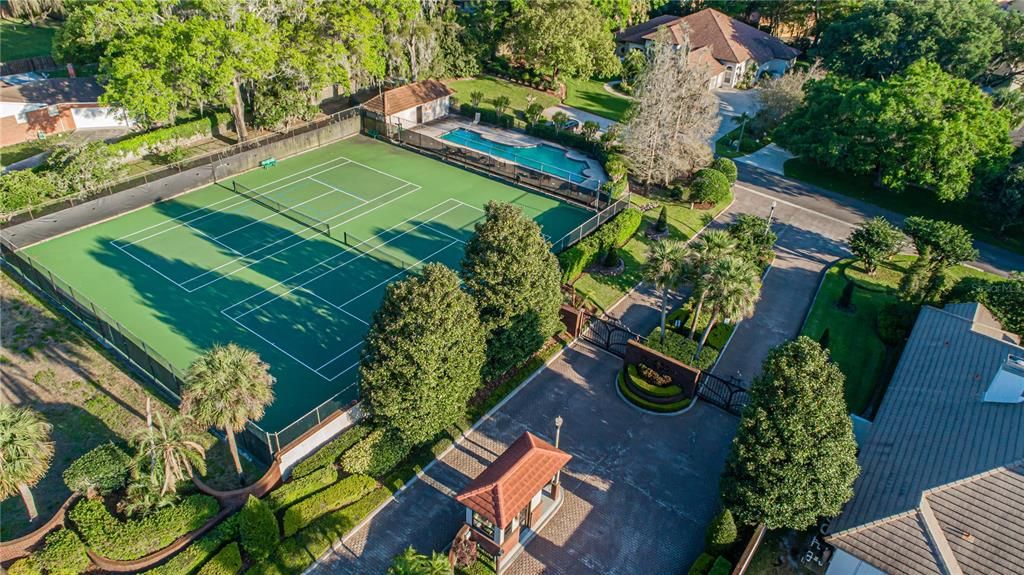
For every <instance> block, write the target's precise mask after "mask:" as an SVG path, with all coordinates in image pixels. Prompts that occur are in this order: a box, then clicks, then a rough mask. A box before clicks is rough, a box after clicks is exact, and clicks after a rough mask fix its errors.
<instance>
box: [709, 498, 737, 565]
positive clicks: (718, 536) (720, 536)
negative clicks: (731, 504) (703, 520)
mask: <svg viewBox="0 0 1024 575" xmlns="http://www.w3.org/2000/svg"><path fill="white" fill-rule="evenodd" d="M736 537H737V533H736V521H735V520H734V519H733V518H732V512H731V511H729V510H728V509H723V510H722V511H721V512H720V513H719V514H718V515H715V518H714V519H712V520H711V525H708V530H707V532H706V533H705V534H704V546H705V547H706V548H707V550H708V551H710V552H712V553H715V554H719V553H725V552H726V551H728V550H729V548H730V547H732V546H733V544H734V543H736Z"/></svg>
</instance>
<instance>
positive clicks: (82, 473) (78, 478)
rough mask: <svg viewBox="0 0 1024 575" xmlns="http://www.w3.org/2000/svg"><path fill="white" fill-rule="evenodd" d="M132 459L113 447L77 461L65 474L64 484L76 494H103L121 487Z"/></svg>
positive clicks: (109, 445)
mask: <svg viewBox="0 0 1024 575" xmlns="http://www.w3.org/2000/svg"><path fill="white" fill-rule="evenodd" d="M130 463H131V458H130V457H129V456H128V454H127V453H125V452H124V451H121V449H120V448H119V447H118V446H116V445H114V444H113V443H105V444H103V445H101V446H99V447H97V448H95V449H93V450H91V451H89V452H87V453H86V454H85V455H83V456H81V457H79V458H78V459H76V460H75V461H74V462H72V463H71V465H69V466H68V468H67V469H65V470H64V476H63V477H64V484H65V485H67V486H68V489H70V490H71V491H74V492H75V493H81V494H82V495H86V494H93V493H95V494H100V495H103V494H106V493H110V492H111V491H115V490H117V489H120V488H121V487H124V485H125V483H126V482H127V481H128V470H129V465H130Z"/></svg>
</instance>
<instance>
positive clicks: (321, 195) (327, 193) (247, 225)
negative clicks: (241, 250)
mask: <svg viewBox="0 0 1024 575" xmlns="http://www.w3.org/2000/svg"><path fill="white" fill-rule="evenodd" d="M310 179H311V180H312V179H313V178H310ZM313 181H316V180H313ZM333 193H334V192H333V191H331V190H328V191H326V192H324V193H322V194H320V195H319V196H314V197H312V198H310V199H308V200H306V201H304V202H299V203H297V204H295V205H293V206H288V207H290V208H297V207H299V206H303V205H305V204H308V203H309V202H312V201H315V200H319V199H320V198H322V197H324V196H327V195H331V194H333ZM356 199H358V198H356ZM361 201H362V202H363V203H362V204H359V205H357V206H354V207H352V208H349V209H348V210H345V211H343V212H341V213H342V214H344V213H348V212H350V211H352V210H354V209H355V208H359V207H362V206H363V205H364V204H366V201H365V200H361ZM269 211H271V212H273V213H271V214H270V215H269V216H264V217H262V218H260V219H258V220H253V221H251V222H249V223H247V224H245V225H244V226H239V227H237V228H234V229H233V230H230V231H227V232H224V233H223V234H221V235H219V236H217V237H218V238H223V237H224V236H229V235H231V234H233V233H235V232H237V231H240V230H244V229H245V228H247V227H249V226H254V225H256V224H258V223H260V222H265V221H267V220H269V219H270V218H273V217H275V216H280V215H282V214H279V213H278V212H274V211H273V210H269ZM336 215H337V214H336ZM285 217H287V216H285ZM285 235H293V234H292V233H291V232H289V233H287V234H285ZM271 237H273V236H271ZM264 247H265V246H264ZM255 251H258V250H253V252H249V253H254V252H255ZM238 255H239V256H242V257H246V256H248V255H249V254H238Z"/></svg>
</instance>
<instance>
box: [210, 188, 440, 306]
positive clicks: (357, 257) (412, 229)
mask: <svg viewBox="0 0 1024 575" xmlns="http://www.w3.org/2000/svg"><path fill="white" fill-rule="evenodd" d="M445 203H446V202H445ZM441 205H443V203H442V204H441ZM434 207H435V208H436V207H437V206H434ZM457 207H458V206H456V207H452V208H448V209H447V210H445V211H443V212H441V213H440V214H437V215H436V216H434V217H432V218H430V219H429V220H427V221H426V222H423V223H422V224H418V225H416V226H413V227H412V228H409V229H408V230H406V231H404V232H402V233H400V234H398V235H397V236H395V237H393V238H391V239H389V240H388V241H386V242H384V243H382V244H380V245H379V246H376V247H373V248H371V249H369V250H367V251H365V252H359V253H358V255H356V257H354V258H350V259H347V260H345V261H343V262H341V263H340V264H338V265H336V266H334V267H330V268H328V269H327V271H325V272H322V273H320V274H319V275H316V276H313V277H312V278H310V279H308V280H306V281H304V282H302V283H300V284H299V285H297V286H295V287H293V288H291V289H289V290H287V291H285V292H284V293H281V294H278V295H277V296H275V297H274V298H273V299H270V300H268V301H265V302H263V303H261V304H260V305H258V306H256V307H254V308H252V309H250V310H249V311H247V312H245V313H243V314H241V315H239V316H236V317H239V318H241V317H245V316H247V315H249V314H250V313H252V312H254V311H256V310H258V309H260V308H261V307H263V306H265V305H267V304H269V303H271V302H274V301H277V300H279V299H281V298H282V297H284V296H286V295H288V294H290V293H292V292H293V291H295V290H297V289H299V288H301V287H304V286H306V285H309V284H310V283H312V282H314V281H316V280H318V279H320V278H322V277H324V276H325V275H327V274H329V273H331V272H333V271H335V270H337V269H339V268H343V267H345V266H347V265H348V264H350V263H352V262H354V261H356V260H359V259H362V258H364V257H366V256H368V255H369V254H371V253H373V252H375V251H377V250H379V249H381V248H382V247H384V246H386V245H388V244H390V243H391V242H393V241H395V240H397V239H398V238H400V237H402V236H405V235H406V234H410V233H412V232H413V231H415V230H417V229H419V228H420V227H422V226H425V225H426V224H427V223H429V222H432V221H434V220H436V219H437V218H439V217H441V216H443V215H445V214H447V213H448V212H450V211H452V210H454V209H456V208H457ZM431 209H433V208H428V209H426V210H423V212H420V213H419V214H416V216H419V215H420V214H423V213H424V212H428V211H430V210H431ZM416 216H413V217H416ZM411 219H412V218H408V219H406V220H405V221H403V222H401V223H398V224H395V225H394V226H391V227H390V228H388V229H386V230H384V231H383V232H380V233H378V234H376V235H375V236H373V237H374V238H378V237H380V236H381V235H383V234H384V233H387V232H390V231H391V230H393V229H395V228H397V227H398V226H401V225H402V224H405V223H407V222H409V220H411ZM371 239H372V238H371ZM369 241H370V240H363V241H361V242H359V243H358V244H356V245H355V246H352V247H354V248H357V247H359V246H361V245H363V244H365V243H369ZM345 247H346V249H345V251H343V252H340V253H337V254H335V255H333V256H331V257H329V258H327V259H326V260H323V261H321V262H319V263H317V264H315V265H313V266H310V267H308V268H306V269H305V270H302V271H301V272H299V273H297V274H295V275H293V276H292V277H290V278H288V279H286V280H284V281H283V282H278V283H276V284H274V285H272V286H270V287H269V288H267V289H265V290H263V291H264V292H267V291H270V290H272V289H274V288H276V287H277V286H279V285H281V284H282V283H284V282H287V281H289V280H291V279H292V278H294V277H296V276H298V275H301V274H303V273H305V272H307V271H309V270H310V269H312V268H315V267H318V266H320V265H322V264H324V263H326V262H328V261H330V260H333V259H334V258H337V257H338V256H341V255H342V254H347V253H349V252H351V251H352V250H351V249H348V246H345ZM260 293H263V292H260ZM256 295H259V294H253V296H256ZM253 296H250V297H248V298H246V299H244V300H242V301H240V302H238V303H235V304H232V305H231V306H230V307H228V308H226V309H231V308H232V307H235V306H236V305H239V304H241V303H244V302H246V301H248V300H249V299H252V297H253Z"/></svg>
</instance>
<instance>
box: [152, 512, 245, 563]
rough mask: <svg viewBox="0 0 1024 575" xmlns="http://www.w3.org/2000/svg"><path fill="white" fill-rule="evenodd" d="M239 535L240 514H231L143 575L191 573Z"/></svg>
mask: <svg viewBox="0 0 1024 575" xmlns="http://www.w3.org/2000/svg"><path fill="white" fill-rule="evenodd" d="M237 536H238V514H237V513H236V514H235V515H231V516H230V517H228V518H227V519H225V520H224V521H221V522H220V524H219V525H217V526H216V527H214V528H213V529H211V530H210V531H209V532H207V533H206V535H203V536H202V537H200V538H199V539H197V540H196V541H194V542H193V543H192V544H191V545H189V546H188V547H186V548H184V549H182V550H181V551H179V552H178V553H177V555H175V556H174V557H172V558H171V559H170V560H169V561H167V563H164V564H163V565H160V566H159V567H154V568H152V569H150V570H149V571H145V572H144V574H143V575H179V574H180V573H191V572H193V571H194V570H195V568H196V567H199V566H200V565H202V564H203V563H205V562H206V560H207V559H208V558H209V557H210V556H212V555H213V554H214V553H216V552H217V550H218V549H220V548H221V546H222V545H224V543H225V542H227V541H231V540H233V539H234V538H235V537H237Z"/></svg>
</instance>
